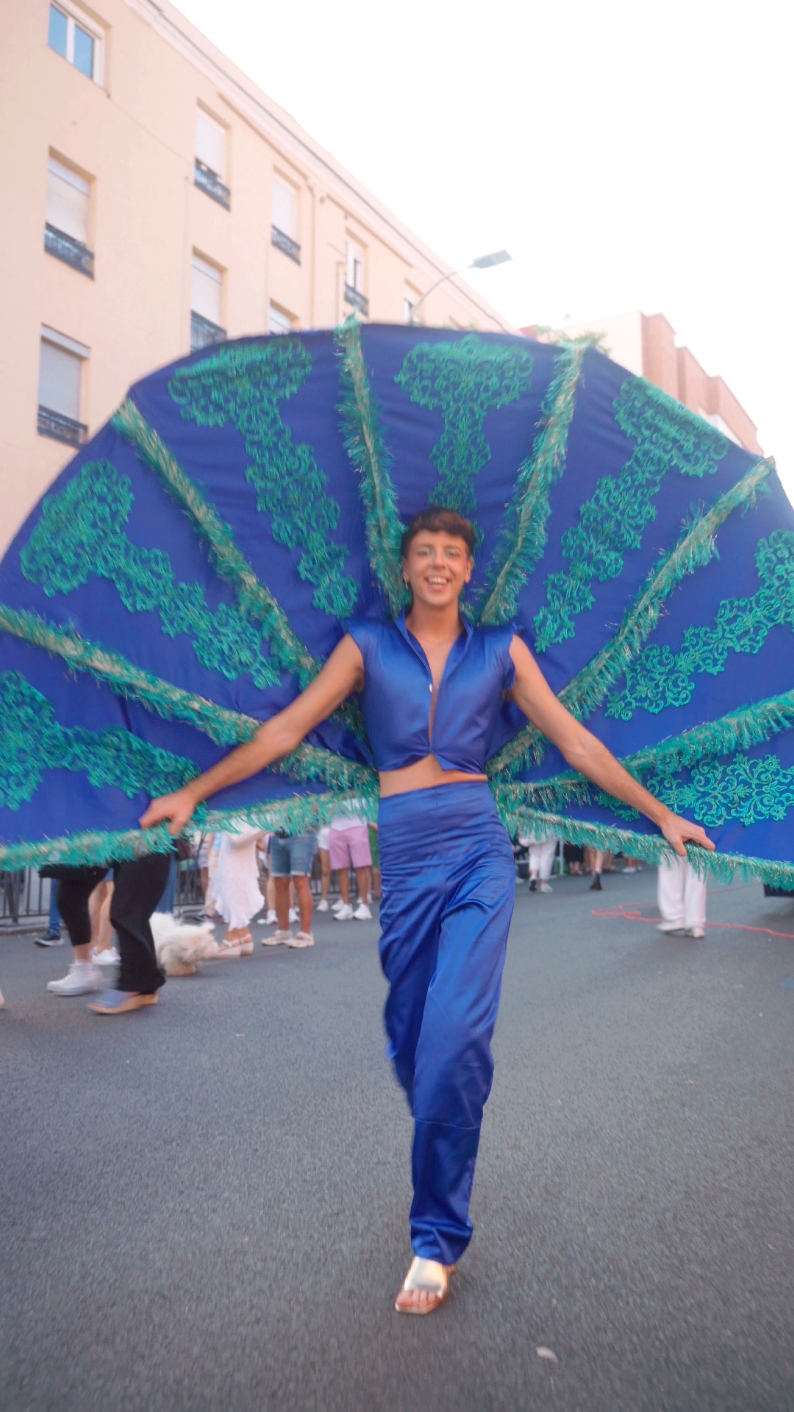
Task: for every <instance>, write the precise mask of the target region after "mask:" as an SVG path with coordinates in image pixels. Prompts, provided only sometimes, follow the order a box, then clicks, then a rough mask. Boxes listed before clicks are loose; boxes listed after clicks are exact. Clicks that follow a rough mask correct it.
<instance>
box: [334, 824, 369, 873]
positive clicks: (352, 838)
mask: <svg viewBox="0 0 794 1412" xmlns="http://www.w3.org/2000/svg"><path fill="white" fill-rule="evenodd" d="M328 852H329V853H330V855H331V867H332V869H333V870H334V872H336V870H337V869H338V868H351V867H352V868H371V867H372V854H371V853H370V851H369V829H368V828H367V826H366V824H354V825H353V827H352V829H331V833H330V836H329V839H328Z"/></svg>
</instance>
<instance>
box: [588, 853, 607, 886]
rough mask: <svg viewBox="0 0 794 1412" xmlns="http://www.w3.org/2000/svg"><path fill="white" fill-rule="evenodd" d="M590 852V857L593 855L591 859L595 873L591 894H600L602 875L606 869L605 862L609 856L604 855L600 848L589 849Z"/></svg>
mask: <svg viewBox="0 0 794 1412" xmlns="http://www.w3.org/2000/svg"><path fill="white" fill-rule="evenodd" d="M588 851H589V852H590V855H591V858H592V864H591V867H592V873H593V881H592V882H591V884H590V891H591V892H600V891H601V873H602V872H603V869H604V862H605V860H606V858H607V857H608V854H606V853H602V851H601V849H600V848H591V849H589V850H588Z"/></svg>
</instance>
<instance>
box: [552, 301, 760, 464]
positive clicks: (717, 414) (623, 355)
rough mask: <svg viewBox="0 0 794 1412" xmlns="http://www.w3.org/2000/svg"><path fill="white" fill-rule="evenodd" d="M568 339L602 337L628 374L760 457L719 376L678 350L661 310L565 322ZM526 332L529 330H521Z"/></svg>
mask: <svg viewBox="0 0 794 1412" xmlns="http://www.w3.org/2000/svg"><path fill="white" fill-rule="evenodd" d="M563 331H564V333H565V334H566V336H567V337H569V338H578V337H581V336H582V335H583V334H586V333H600V334H602V335H603V340H604V343H603V346H604V351H605V352H606V353H608V354H609V356H610V358H614V360H615V362H616V363H620V364H621V366H622V367H624V368H628V370H629V372H632V373H635V374H637V375H638V376H642V377H645V378H647V379H648V381H649V382H652V383H653V384H654V386H656V387H660V388H661V389H662V390H663V391H664V392H667V393H669V394H670V396H671V397H675V398H677V399H678V401H679V402H683V404H684V406H685V407H689V409H690V410H691V411H692V412H697V413H698V414H699V415H700V416H701V417H705V419H706V421H708V422H711V423H712V425H714V426H716V427H719V429H720V431H722V432H724V433H725V435H726V436H729V437H731V438H732V439H733V440H734V441H736V442H738V443H739V445H740V446H744V447H745V448H746V449H747V450H748V451H755V452H758V454H759V455H762V454H763V453H762V451H761V447H760V445H759V443H758V433H757V428H756V426H755V423H754V422H752V421H751V420H750V417H749V416H748V415H747V413H746V412H745V410H744V408H743V407H742V405H741V403H740V402H739V400H738V398H736V397H735V396H734V394H733V393H732V392H731V390H730V388H729V387H728V385H727V383H726V382H724V380H723V379H722V378H721V377H710V376H709V374H708V373H707V372H706V371H705V369H704V368H703V367H701V365H700V363H699V362H698V360H697V358H696V357H695V356H694V354H693V353H691V352H690V350H689V349H688V348H677V347H676V341H675V329H674V328H673V326H672V324H671V323H670V321H669V319H666V318H665V316H664V314H642V313H640V312H639V311H636V312H634V313H631V314H617V315H611V316H609V317H608V318H605V319H593V320H591V321H590V322H589V323H584V324H566V326H565V329H564V330H563ZM524 332H531V330H524Z"/></svg>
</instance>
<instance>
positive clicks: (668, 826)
mask: <svg viewBox="0 0 794 1412" xmlns="http://www.w3.org/2000/svg"><path fill="white" fill-rule="evenodd" d="M474 544H475V537H474V530H473V528H472V526H471V524H470V523H469V521H468V520H465V519H463V518H462V517H461V516H460V515H457V514H455V513H453V512H451V511H449V510H442V509H430V510H427V511H424V512H423V513H422V514H420V515H417V516H416V518H415V519H414V520H413V521H412V522H411V524H410V525H409V527H408V529H407V530H406V531H405V534H404V535H403V539H402V556H403V577H404V580H405V582H406V584H407V585H408V586H409V588H410V590H411V593H412V603H411V607H410V609H409V610H408V612H407V613H401V614H400V616H399V618H398V619H397V621H396V623H381V622H373V621H369V620H366V621H363V620H362V621H359V622H354V623H353V624H351V626H350V630H349V632H348V633H347V635H346V636H345V637H344V638H343V639H342V641H341V642H340V643H339V645H338V647H337V648H336V649H335V650H334V652H333V653H332V654H331V656H330V657H329V659H328V662H327V663H326V665H325V667H324V668H323V670H322V671H321V672H320V674H319V675H318V676H317V677H316V679H315V680H314V681H313V682H312V683H311V685H310V686H309V687H307V689H306V690H305V691H304V692H302V693H301V695H300V696H299V697H298V698H297V699H296V700H295V701H294V702H293V703H292V705H291V706H288V707H287V709H286V710H284V711H281V712H280V713H279V714H278V715H277V716H274V717H273V718H272V719H271V720H269V721H268V722H267V723H266V724H265V725H263V726H261V727H260V729H259V730H258V731H257V733H256V735H255V736H254V738H253V739H252V740H251V741H249V742H248V743H247V744H245V745H241V746H240V747H239V748H238V749H237V750H234V751H232V752H231V754H230V755H228V756H227V757H226V758H225V759H224V760H222V761H221V762H220V763H219V764H217V765H215V766H214V767H213V768H212V769H211V770H208V771H207V772H206V774H203V775H201V776H200V778H199V779H197V780H195V781H193V783H191V784H189V785H187V786H186V787H185V788H184V789H181V790H179V791H178V792H177V793H176V794H170V795H166V796H164V797H163V798H161V799H156V800H154V801H153V803H152V804H151V805H150V807H149V809H148V810H147V811H146V813H145V814H144V816H143V818H142V819H141V824H142V825H143V827H144V828H148V827H151V826H152V825H153V824H155V823H158V822H161V821H163V820H170V827H171V832H172V833H179V832H180V831H181V830H182V829H183V828H184V827H185V826H186V824H187V823H188V820H189V819H190V816H191V814H192V813H193V810H194V809H195V807H196V805H197V804H198V803H199V801H200V800H203V799H206V798H207V797H208V796H209V795H212V794H214V793H215V792H216V791H217V790H219V789H223V788H225V787H226V786H227V785H231V784H234V783H235V782H236V781H238V780H242V779H246V778H248V777H249V776H250V775H254V774H256V773H257V772H258V771H259V770H262V769H263V768H264V767H265V766H266V765H269V764H270V763H271V762H272V761H274V760H278V759H280V758H281V757H282V756H284V755H286V754H288V752H289V751H291V750H294V749H295V747H296V746H297V745H298V744H299V743H300V741H301V740H302V739H303V737H304V736H305V735H306V734H307V732H309V731H310V730H312V729H313V728H314V727H315V726H316V725H318V724H319V722H320V721H323V720H325V719H326V717H328V716H330V714H331V713H332V711H334V710H336V708H337V707H338V706H340V705H341V704H342V702H343V701H344V700H345V699H346V698H347V697H348V696H349V695H350V694H351V693H352V692H360V693H361V701H362V706H363V711H364V720H365V723H366V727H367V732H368V735H369V739H370V743H371V746H372V751H373V755H374V757H375V764H376V766H377V768H378V771H379V775H380V794H381V804H380V812H379V816H378V824H379V838H380V858H381V872H382V881H383V902H382V904H381V913H380V917H381V925H382V929H383V930H382V936H381V941H380V954H381V962H382V965H383V970H384V972H385V975H386V978H387V980H388V982H389V987H390V989H389V997H388V1000H387V1002H386V1013H385V1020H386V1030H387V1033H388V1037H389V1055H390V1057H391V1059H392V1061H393V1064H394V1068H395V1072H396V1075H397V1078H398V1079H399V1082H400V1083H401V1084H402V1087H403V1088H404V1090H405V1092H406V1095H407V1098H408V1102H409V1104H410V1106H411V1112H412V1114H413V1118H414V1143H413V1158H412V1168H413V1186H414V1199H413V1204H412V1206H411V1244H412V1246H413V1250H414V1260H413V1263H412V1265H411V1268H410V1270H409V1272H408V1276H407V1278H406V1280H405V1283H404V1285H403V1288H402V1289H401V1290H400V1293H399V1295H398V1297H397V1303H396V1308H397V1309H398V1310H399V1311H400V1312H401V1313H407V1314H429V1313H431V1312H432V1310H434V1309H437V1308H438V1306H439V1305H440V1304H441V1303H442V1302H443V1300H444V1299H445V1298H446V1295H447V1291H448V1287H449V1274H450V1272H451V1271H452V1270H453V1269H454V1267H455V1264H456V1262H457V1260H458V1259H459V1258H460V1256H461V1255H462V1254H463V1252H464V1250H465V1249H466V1246H467V1245H468V1243H469V1240H470V1239H471V1233H472V1225H471V1221H470V1219H469V1199H470V1196H471V1188H472V1181H473V1178H474V1166H475V1162H476V1158H477V1147H478V1144H479V1138H480V1125H481V1121H482V1112H483V1107H484V1104H485V1101H486V1099H487V1097H488V1093H489V1091H490V1087H491V1079H492V1075H493V1058H492V1055H491V1037H492V1035H493V1030H494V1025H495V1023H496V1015H497V1009H498V1005H499V988H500V983H501V977H502V969H503V965H504V959H505V949H506V944H507V933H508V929H509V926H510V919H511V916H512V911H513V898H514V892H515V869H514V864H513V854H512V850H511V848H510V843H509V840H508V837H507V834H506V832H505V829H504V828H503V826H502V824H501V822H500V820H499V818H498V815H497V813H496V808H495V805H494V802H493V797H492V795H491V792H490V790H489V788H488V783H487V779H486V776H485V774H484V773H483V770H484V766H485V762H486V757H487V752H488V748H489V743H490V740H491V737H492V734H493V731H494V727H495V725H496V721H497V718H498V715H499V711H500V708H501V705H502V701H503V699H504V697H505V696H508V697H510V698H511V699H512V700H513V701H514V702H515V703H516V704H517V705H518V706H519V707H520V708H521V710H522V711H523V712H524V713H525V715H526V716H527V717H528V718H529V719H530V720H531V721H532V722H533V723H534V724H535V725H536V726H537V727H538V728H539V729H540V730H541V731H542V732H543V734H544V735H545V736H546V737H548V739H549V740H551V741H553V742H554V744H555V745H556V746H558V748H559V749H560V750H561V752H562V754H563V755H564V756H565V759H566V760H567V761H568V763H569V764H570V765H572V766H573V768H574V769H576V770H580V771H581V772H582V774H584V775H586V776H587V777H588V778H589V779H591V780H593V781H594V782H595V783H596V784H597V785H598V786H599V787H600V788H602V789H604V790H606V791H607V792H608V793H609V794H611V795H614V796H616V797H617V798H618V799H621V800H623V801H624V802H625V803H627V804H630V805H631V806H632V807H634V808H635V809H639V810H641V811H642V812H643V813H644V814H646V815H647V817H648V818H649V819H651V820H652V821H653V822H654V823H655V824H657V825H658V827H659V828H660V830H661V832H662V833H663V834H664V836H665V838H666V839H667V840H668V842H669V843H670V844H671V845H672V847H673V848H674V849H675V851H676V853H678V854H680V855H682V856H685V848H684V844H685V843H686V842H687V841H690V842H693V843H697V844H700V845H701V846H703V847H705V848H713V846H714V845H713V844H712V843H711V842H710V840H709V839H708V838H707V837H706V834H705V833H704V831H703V829H701V828H699V827H698V825H696V824H691V823H689V822H688V820H686V819H682V818H679V817H678V816H677V815H675V814H673V813H671V811H670V810H669V809H668V808H667V807H666V806H665V805H664V804H661V803H660V802H659V801H658V800H657V799H655V798H654V797H653V795H651V794H649V793H648V791H647V790H646V789H644V788H643V786H642V785H641V784H639V783H638V782H637V781H636V780H635V779H633V778H632V776H631V775H630V774H628V773H627V771H626V770H624V769H623V767H622V766H621V765H620V764H619V763H618V761H617V760H616V759H615V758H614V756H613V755H611V754H610V752H609V751H608V750H607V749H606V747H605V746H604V745H602V744H601V743H600V741H598V740H596V738H595V737H594V736H593V735H591V734H590V732H589V731H587V730H586V729H585V728H584V726H583V725H581V724H580V722H578V721H577V720H575V719H574V717H573V716H571V715H570V714H569V712H568V711H566V710H565V708H564V707H563V706H562V705H561V704H560V702H559V701H558V700H557V698H556V696H555V695H554V693H553V692H552V691H551V689H550V687H549V686H548V684H547V682H546V681H545V679H544V677H543V675H542V673H541V671H540V669H539V667H538V666H537V664H536V662H535V661H534V658H533V657H532V655H531V653H530V652H529V649H528V648H527V647H526V645H525V644H524V643H523V642H522V641H521V639H520V638H518V637H516V636H515V634H514V633H513V630H512V628H510V627H509V626H508V627H486V628H472V627H471V626H470V624H469V623H468V622H467V621H466V619H465V618H462V617H461V614H460V610H459V599H460V595H461V593H462V591H463V589H464V587H465V585H466V584H467V583H469V581H470V579H471V575H472V569H473V567H474V564H473V557H472V555H473V550H474Z"/></svg>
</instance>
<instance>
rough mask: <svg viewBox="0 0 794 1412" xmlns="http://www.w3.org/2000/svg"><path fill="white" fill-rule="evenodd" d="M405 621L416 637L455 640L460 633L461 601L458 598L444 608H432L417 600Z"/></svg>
mask: <svg viewBox="0 0 794 1412" xmlns="http://www.w3.org/2000/svg"><path fill="white" fill-rule="evenodd" d="M405 621H406V625H407V626H408V627H409V628H410V630H411V632H412V633H413V635H414V637H418V638H420V639H421V638H427V639H428V640H432V639H433V638H435V639H436V641H438V642H449V641H453V640H454V639H455V638H456V637H458V636H459V634H460V602H459V600H457V599H456V600H455V602H454V603H450V604H448V605H447V606H446V607H444V608H431V607H430V606H429V605H428V604H427V603H419V602H416V601H415V602H414V603H413V604H412V606H411V608H410V609H409V610H408V612H407V613H406V615H405Z"/></svg>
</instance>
